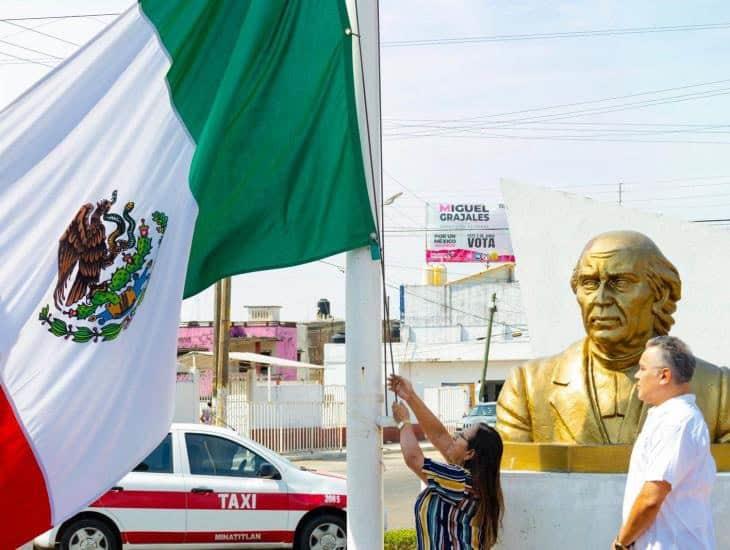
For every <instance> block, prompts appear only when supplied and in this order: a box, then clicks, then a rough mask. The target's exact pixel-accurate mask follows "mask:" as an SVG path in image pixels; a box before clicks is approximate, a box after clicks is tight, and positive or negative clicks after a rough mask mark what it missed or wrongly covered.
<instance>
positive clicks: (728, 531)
mask: <svg viewBox="0 0 730 550" xmlns="http://www.w3.org/2000/svg"><path fill="white" fill-rule="evenodd" d="M625 484H626V474H593V473H552V472H524V471H520V472H515V471H505V470H503V471H502V490H503V491H504V500H505V514H504V531H503V533H502V537H501V543H500V544H499V545H498V546H497V548H499V549H500V550H533V549H534V550H589V549H591V550H592V549H594V548H595V549H599V550H601V549H608V548H609V547H610V544H611V541H612V540H613V538H614V537H615V536H616V533H617V532H618V529H619V527H620V524H621V508H622V503H623V494H624V486H625ZM712 504H713V517H714V521H715V534H716V537H717V548H718V549H727V548H730V520H728V518H730V473H728V472H722V473H718V474H717V480H716V482H715V490H714V493H713V497H712Z"/></svg>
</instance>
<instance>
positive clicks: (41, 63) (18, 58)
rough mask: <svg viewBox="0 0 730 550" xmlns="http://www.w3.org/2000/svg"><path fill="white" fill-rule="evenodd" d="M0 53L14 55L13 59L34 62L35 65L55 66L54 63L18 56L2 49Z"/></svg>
mask: <svg viewBox="0 0 730 550" xmlns="http://www.w3.org/2000/svg"><path fill="white" fill-rule="evenodd" d="M0 55H6V56H8V57H12V58H13V59H17V60H19V61H22V62H23V63H33V64H34V65H42V66H44V67H50V68H53V65H49V64H48V63H43V62H42V61H34V60H32V59H28V58H27V57H18V56H17V55H13V54H11V53H8V52H3V51H0Z"/></svg>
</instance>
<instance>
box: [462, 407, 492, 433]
mask: <svg viewBox="0 0 730 550" xmlns="http://www.w3.org/2000/svg"><path fill="white" fill-rule="evenodd" d="M479 422H483V423H485V424H489V425H490V426H492V427H494V426H496V424H497V403H495V402H494V401H488V402H483V403H477V405H476V406H475V407H474V408H472V410H470V411H469V412H468V413H467V414H465V415H464V417H463V418H462V419H461V422H459V423H458V425H457V426H456V431H459V432H460V431H462V430H465V429H466V428H468V427H469V426H471V425H472V424H477V423H479Z"/></svg>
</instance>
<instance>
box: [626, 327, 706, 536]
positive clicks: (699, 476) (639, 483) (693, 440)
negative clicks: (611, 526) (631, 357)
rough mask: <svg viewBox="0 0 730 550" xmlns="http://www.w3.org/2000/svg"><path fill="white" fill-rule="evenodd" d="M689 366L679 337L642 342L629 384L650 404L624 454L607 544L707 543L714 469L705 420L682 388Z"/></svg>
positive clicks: (686, 384)
mask: <svg viewBox="0 0 730 550" xmlns="http://www.w3.org/2000/svg"><path fill="white" fill-rule="evenodd" d="M694 368H695V358H694V356H693V355H692V352H691V351H690V350H689V348H688V347H687V345H686V344H685V343H684V342H682V341H681V340H680V339H679V338H674V337H673V336H658V337H656V338H652V339H651V340H649V341H648V342H647V344H646V349H645V350H644V353H643V354H642V356H641V359H640V360H639V370H638V372H637V373H636V379H637V380H638V382H637V385H636V387H637V391H638V396H639V399H641V400H642V401H643V402H645V403H647V404H648V405H651V406H652V408H651V409H649V412H648V414H647V417H646V422H645V423H644V426H643V428H642V429H641V433H640V434H639V437H638V438H637V440H636V443H635V444H634V449H633V451H632V453H631V463H630V465H629V473H628V477H627V479H626V490H625V493H624V505H623V525H622V527H621V530H620V531H619V534H618V536H617V537H616V539H615V540H614V542H613V548H614V549H615V550H623V549H626V548H633V549H635V550H689V549H691V550H714V548H715V532H714V527H713V525H712V508H711V506H710V494H711V492H712V486H713V484H714V482H715V473H716V468H715V461H714V459H713V458H712V455H711V454H710V436H709V432H708V429H707V424H706V423H705V420H704V418H703V416H702V413H701V412H700V410H699V409H698V408H697V405H696V404H695V396H694V394H692V393H690V387H689V381H690V380H691V379H692V374H693V373H694Z"/></svg>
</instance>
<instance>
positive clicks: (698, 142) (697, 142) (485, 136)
mask: <svg viewBox="0 0 730 550" xmlns="http://www.w3.org/2000/svg"><path fill="white" fill-rule="evenodd" d="M429 137H430V138H453V139H487V140H488V139H522V140H539V141H571V142H583V143H602V142H603V143H654V144H659V143H676V144H693V145H730V141H711V140H678V139H619V138H615V139H610V138H589V137H572V136H552V137H545V136H509V135H504V134H483V135H478V136H468V135H467V136H465V135H440V134H424V135H419V136H410V137H402V138H398V137H395V138H391V139H390V140H387V141H399V140H404V139H415V138H429Z"/></svg>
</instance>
